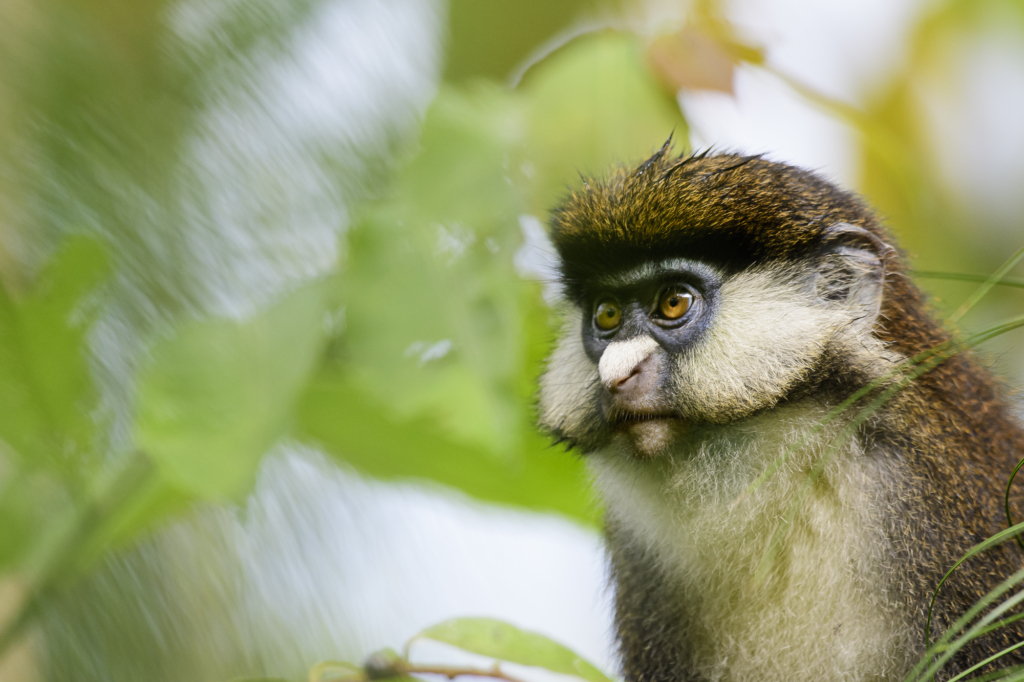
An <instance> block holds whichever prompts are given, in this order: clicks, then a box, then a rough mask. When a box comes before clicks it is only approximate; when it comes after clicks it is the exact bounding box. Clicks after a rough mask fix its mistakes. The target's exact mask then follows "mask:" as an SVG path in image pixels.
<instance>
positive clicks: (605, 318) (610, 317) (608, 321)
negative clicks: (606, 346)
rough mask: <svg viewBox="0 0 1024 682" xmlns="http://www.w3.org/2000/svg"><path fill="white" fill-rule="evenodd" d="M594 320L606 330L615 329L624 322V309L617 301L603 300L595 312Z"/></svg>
mask: <svg viewBox="0 0 1024 682" xmlns="http://www.w3.org/2000/svg"><path fill="white" fill-rule="evenodd" d="M594 322H596V323H597V326H598V328H600V329H603V330H605V331H608V330H610V329H615V328H616V327H618V326H619V322H622V309H621V308H619V304H618V303H616V302H615V301H602V302H601V304H600V305H598V306H597V311H596V312H595V313H594Z"/></svg>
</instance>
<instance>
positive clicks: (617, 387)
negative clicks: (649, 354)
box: [608, 362, 644, 393]
mask: <svg viewBox="0 0 1024 682" xmlns="http://www.w3.org/2000/svg"><path fill="white" fill-rule="evenodd" d="M643 364H644V363H643V362H641V363H640V364H639V365H637V366H636V367H634V368H633V371H632V372H631V373H630V375H629V376H628V377H625V378H623V379H619V380H618V381H615V382H614V383H612V384H611V385H609V386H608V390H609V391H611V392H612V393H618V392H620V391H628V390H629V388H630V384H635V383H636V381H635V380H634V379H635V378H636V377H638V376H639V375H640V371H641V369H640V368H641V367H642V366H643Z"/></svg>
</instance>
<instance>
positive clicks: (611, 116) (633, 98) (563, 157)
mask: <svg viewBox="0 0 1024 682" xmlns="http://www.w3.org/2000/svg"><path fill="white" fill-rule="evenodd" d="M520 91H521V92H522V94H523V96H524V98H525V101H526V103H527V114H526V115H527V120H528V126H529V130H530V135H529V151H528V155H527V156H528V159H529V161H530V163H531V164H532V165H533V168H534V172H535V173H536V178H535V182H534V185H533V188H534V189H533V192H531V197H530V211H531V212H533V213H535V214H537V215H545V214H546V212H547V211H549V210H550V209H551V208H552V206H553V205H554V204H555V203H556V202H557V201H558V200H559V199H560V198H561V197H562V195H563V194H564V193H565V188H566V185H567V184H577V183H578V182H579V181H578V179H577V178H578V173H583V174H584V175H587V174H594V173H597V174H601V173H605V172H607V170H608V168H609V167H611V166H614V165H616V164H623V163H624V164H634V163H636V162H639V161H641V160H643V159H644V158H646V157H647V156H649V155H650V154H651V152H652V151H654V150H655V149H657V148H658V147H660V146H661V144H662V143H663V142H664V141H665V139H666V138H667V137H668V136H669V134H670V133H673V131H674V133H675V139H677V140H679V141H680V147H681V151H685V148H686V140H687V137H688V132H687V126H686V121H685V119H684V118H683V116H682V114H681V112H680V110H679V105H678V104H677V102H676V100H675V93H674V92H669V91H667V90H666V89H665V88H664V87H662V85H661V84H660V83H659V82H658V80H657V78H656V77H655V75H654V74H653V73H652V71H651V69H650V68H649V66H648V64H647V61H646V57H645V53H644V45H643V43H642V41H641V39H640V38H638V37H637V36H634V35H631V34H626V33H618V32H614V31H610V30H608V31H601V32H600V33H594V34H590V35H585V36H582V37H580V38H577V39H575V40H573V41H572V42H570V43H569V44H568V45H566V46H564V47H562V48H561V49H559V50H557V51H556V52H554V53H553V54H552V55H550V56H549V57H547V58H546V59H544V60H543V61H541V62H540V63H538V64H537V65H535V66H534V67H532V68H531V69H530V71H529V72H528V73H527V74H526V77H525V78H524V80H523V83H522V85H521V86H520Z"/></svg>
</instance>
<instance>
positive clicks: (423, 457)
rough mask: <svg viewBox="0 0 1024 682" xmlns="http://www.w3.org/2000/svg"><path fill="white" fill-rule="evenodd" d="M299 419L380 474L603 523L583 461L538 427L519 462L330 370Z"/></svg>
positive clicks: (302, 431) (304, 428) (312, 436)
mask: <svg viewBox="0 0 1024 682" xmlns="http://www.w3.org/2000/svg"><path fill="white" fill-rule="evenodd" d="M296 422H297V431H296V434H295V435H296V437H298V438H301V439H305V440H310V441H314V442H316V443H317V444H318V445H320V446H321V447H323V448H324V449H325V450H326V451H327V452H329V453H331V454H333V455H334V456H335V457H337V458H338V459H340V460H341V461H343V462H345V463H346V464H349V465H351V466H354V467H356V468H357V469H359V470H360V471H362V472H364V473H366V474H369V475H371V476H374V477H376V478H380V479H382V480H395V479H409V478H413V479H415V478H421V479H430V480H433V481H437V482H439V483H443V484H445V485H449V486H452V487H454V488H458V489H460V490H462V491H463V492H465V493H466V494H468V495H472V496H474V497H476V498H477V499H480V500H485V501H488V502H497V503H499V504H512V505H516V506H521V507H527V508H531V509H537V510H540V511H555V512H560V513H562V514H565V515H568V516H571V517H574V518H576V519H577V520H580V521H583V522H585V523H588V524H591V525H594V524H596V522H597V517H598V514H599V510H598V509H597V508H596V506H595V505H594V503H593V501H592V500H591V497H590V494H589V493H588V492H587V490H588V488H587V477H586V472H585V471H584V467H583V462H582V460H581V459H580V458H578V457H572V456H569V455H567V454H565V453H563V452H561V451H560V450H553V449H551V448H548V447H546V440H545V439H544V438H543V437H542V436H540V435H539V434H537V433H536V431H535V430H533V429H532V427H530V429H529V430H528V432H526V433H524V441H525V446H524V448H523V450H522V451H520V452H519V453H517V457H516V458H515V459H514V460H506V459H500V458H496V457H494V456H492V455H490V454H489V453H487V452H486V451H485V450H481V449H480V448H478V447H472V446H469V445H466V444H464V443H460V442H458V441H454V440H452V439H451V437H450V436H449V435H447V434H446V433H445V430H444V429H443V428H441V427H440V425H438V424H437V423H435V422H433V421H431V420H428V419H424V418H420V419H402V418H398V417H396V416H395V415H394V414H393V413H392V411H391V410H389V409H388V405H387V404H385V403H381V402H379V401H378V400H376V399H375V398H374V397H373V396H372V395H370V394H368V393H366V392H365V391H363V390H361V389H360V388H359V387H358V386H357V385H355V384H354V383H353V382H352V381H351V380H350V378H346V376H344V375H340V374H337V373H327V372H325V373H323V374H322V375H320V376H318V377H317V378H316V380H314V381H313V382H311V383H310V385H309V386H308V388H307V390H306V393H305V394H304V395H303V397H302V400H301V402H300V405H299V409H298V412H297V419H296Z"/></svg>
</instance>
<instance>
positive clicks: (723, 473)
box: [589, 400, 912, 681]
mask: <svg viewBox="0 0 1024 682" xmlns="http://www.w3.org/2000/svg"><path fill="white" fill-rule="evenodd" d="M825 413H826V409H825V408H824V407H823V406H821V405H818V404H816V403H815V402H814V401H811V400H808V401H804V402H801V403H799V404H791V405H787V406H785V407H781V408H778V409H776V410H772V411H770V412H767V413H764V414H761V415H758V416H756V417H754V418H751V419H748V420H744V421H742V422H738V423H736V424H732V425H729V426H715V427H700V428H696V429H694V430H693V432H692V433H691V434H690V435H689V437H687V438H686V439H685V440H684V441H682V442H680V443H678V445H677V447H676V448H675V449H674V450H673V451H672V453H671V454H669V455H668V456H665V457H662V458H659V459H656V460H652V461H646V462H643V461H637V460H635V459H629V458H626V457H624V456H623V453H622V452H620V451H617V449H616V448H615V447H612V448H609V449H608V450H606V451H604V452H601V453H598V454H596V455H594V456H592V457H591V458H590V460H589V461H590V469H591V472H592V474H593V477H594V481H595V485H596V486H597V488H598V489H599V490H600V492H601V494H602V495H603V497H604V500H605V503H606V505H607V514H608V522H609V546H610V550H611V554H612V560H613V574H614V575H615V576H616V579H617V582H618V588H617V589H618V595H617V598H618V611H619V614H618V616H619V617H618V620H619V634H620V639H621V640H622V642H623V649H624V651H623V654H624V659H625V661H626V673H627V678H628V679H652V671H651V670H647V671H645V670H630V667H631V666H633V667H641V668H642V667H644V666H648V667H649V666H650V665H655V667H657V666H658V665H661V664H660V663H658V664H654V663H637V661H642V660H649V659H650V657H651V656H652V655H653V656H656V655H657V654H650V653H646V654H642V655H641V654H637V655H631V654H630V652H629V651H628V649H629V648H630V646H634V645H630V644H628V642H630V641H634V640H632V639H630V636H629V635H628V633H627V636H623V628H624V627H626V628H633V629H636V627H644V626H635V625H631V624H630V623H633V622H634V621H633V620H631V619H630V616H629V615H628V614H629V612H630V611H631V608H632V607H631V606H630V598H631V597H630V593H632V592H634V591H643V590H650V589H651V586H640V585H630V584H628V583H629V582H630V580H635V576H637V575H641V574H642V575H646V576H648V578H645V580H647V581H648V582H650V581H655V582H657V583H658V585H659V587H658V590H660V591H661V592H663V593H664V598H663V599H661V600H659V601H658V602H657V603H656V604H655V605H653V606H652V605H646V606H645V607H644V609H645V610H647V611H648V612H650V610H651V609H652V608H654V609H656V610H657V611H658V612H657V613H648V619H647V620H646V621H645V620H644V619H640V620H637V621H636V622H638V623H644V622H646V623H655V622H657V623H658V625H657V626H652V627H656V628H660V632H661V633H666V632H668V633H672V634H671V637H673V638H675V639H676V640H677V642H676V645H674V646H675V648H673V649H672V651H668V650H667V649H668V648H669V647H668V646H666V653H665V655H666V656H671V657H673V658H674V659H678V660H676V661H674V662H673V663H672V665H671V667H673V668H678V667H679V666H683V667H685V668H686V669H688V670H689V671H690V676H691V677H693V678H695V679H714V680H732V679H736V680H743V679H746V680H749V679H758V680H775V679H778V680H789V681H795V680H804V679H808V680H810V679H816V680H833V679H837V680H838V679H851V680H852V679H886V677H887V675H889V674H890V673H891V674H892V675H896V674H897V673H898V672H900V671H902V670H904V669H905V664H906V660H905V659H906V657H907V655H908V654H907V653H906V652H907V651H908V650H909V649H911V648H912V647H910V646H909V645H908V644H907V643H906V642H904V641H903V638H904V637H905V636H906V635H905V634H903V633H906V632H907V631H908V628H906V627H905V623H906V619H905V615H904V614H903V613H902V612H900V611H899V610H898V609H897V608H896V607H894V606H893V604H894V603H895V600H893V599H892V594H891V590H890V589H889V586H888V584H887V576H888V575H890V574H891V571H890V570H889V569H888V568H887V567H886V566H885V565H884V562H885V561H886V557H887V556H888V555H889V553H888V552H887V548H886V544H885V543H886V540H885V534H884V532H883V530H882V513H883V510H884V509H885V508H886V500H887V494H888V493H887V488H886V487H885V484H884V483H883V482H884V481H886V480H891V479H892V477H893V475H894V473H895V472H891V471H883V469H884V468H885V467H888V466H891V465H890V464H889V462H890V459H889V458H885V457H876V456H873V455H872V453H870V452H866V451H865V449H864V446H863V444H862V443H861V442H859V441H858V440H856V439H854V440H849V441H847V442H840V441H837V434H838V431H839V426H838V425H836V426H834V427H830V428H825V429H823V430H822V431H821V432H820V433H818V434H817V435H814V436H812V437H810V438H807V439H806V440H805V442H804V444H803V447H797V445H799V444H800V442H801V438H803V437H805V435H806V434H807V433H809V432H810V430H811V429H812V428H813V427H814V426H815V425H816V424H817V423H818V422H819V421H820V420H821V419H822V418H823V417H824V415H825ZM773 465H777V470H776V471H775V472H774V474H772V475H771V476H770V477H769V478H768V479H767V480H765V481H764V482H763V483H762V484H760V485H759V486H758V487H756V488H755V489H754V490H752V491H749V490H748V489H749V488H750V486H751V484H753V483H754V482H755V481H756V480H757V479H758V477H759V476H760V475H761V474H762V473H763V472H765V471H766V470H767V469H768V468H769V467H771V466H773ZM745 491H748V494H746V495H745V496H743V495H744V493H745ZM741 496H743V497H742V499H741ZM787 521H788V522H787ZM638 562H642V563H643V564H644V565H643V567H642V570H641V567H640V566H637V565H635V564H637V563H638ZM624 576H625V577H624ZM630 576H633V577H630ZM659 604H660V606H659ZM652 636H654V635H653V634H652ZM636 641H637V642H638V644H636V645H635V646H644V645H643V644H641V643H642V642H644V641H646V640H645V639H644V638H642V637H641V638H640V639H638V640H636ZM647 646H649V642H648V645H647ZM634 653H635V652H634ZM638 656H639V658H638ZM630 661H633V663H630ZM662 663H664V662H662ZM654 677H657V675H654ZM684 679H688V678H686V677H684Z"/></svg>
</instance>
